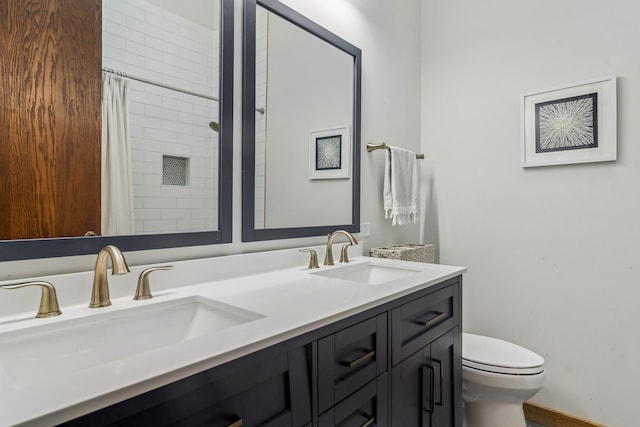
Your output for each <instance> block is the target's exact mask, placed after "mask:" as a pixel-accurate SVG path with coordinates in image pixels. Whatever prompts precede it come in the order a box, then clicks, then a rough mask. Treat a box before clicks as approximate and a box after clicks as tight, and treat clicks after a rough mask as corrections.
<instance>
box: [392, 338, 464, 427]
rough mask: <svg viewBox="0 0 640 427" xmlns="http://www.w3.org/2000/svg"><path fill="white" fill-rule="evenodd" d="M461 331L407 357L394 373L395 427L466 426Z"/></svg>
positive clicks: (393, 407)
mask: <svg viewBox="0 0 640 427" xmlns="http://www.w3.org/2000/svg"><path fill="white" fill-rule="evenodd" d="M456 333H457V328H456V329H452V330H450V331H449V332H447V333H445V334H443V335H441V336H440V337H439V338H437V339H436V340H435V341H433V342H432V343H431V344H429V345H427V346H425V347H423V348H422V349H421V350H419V351H417V352H416V353H414V354H412V355H411V356H409V357H407V358H406V359H405V360H404V361H402V362H401V363H400V364H399V365H397V366H395V367H393V368H392V370H391V419H392V422H391V425H393V426H403V427H431V426H433V427H454V426H456V427H457V426H461V425H462V418H461V415H462V413H461V409H462V408H461V407H460V408H459V409H458V408H457V406H456V405H455V404H454V402H456V395H457V394H458V393H460V390H459V386H458V385H457V382H458V379H459V373H458V372H457V371H459V370H458V369H457V368H456V359H457V356H456V354H455V352H454V349H455V346H454V341H455V339H456Z"/></svg>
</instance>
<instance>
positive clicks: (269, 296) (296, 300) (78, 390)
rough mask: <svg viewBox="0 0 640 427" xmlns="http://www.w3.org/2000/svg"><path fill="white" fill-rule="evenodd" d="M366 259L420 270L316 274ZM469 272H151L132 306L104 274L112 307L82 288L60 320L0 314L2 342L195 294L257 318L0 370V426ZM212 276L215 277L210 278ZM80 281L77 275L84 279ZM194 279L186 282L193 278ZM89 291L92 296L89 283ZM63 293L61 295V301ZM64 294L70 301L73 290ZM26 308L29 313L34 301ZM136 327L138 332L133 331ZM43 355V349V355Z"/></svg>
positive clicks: (123, 394)
mask: <svg viewBox="0 0 640 427" xmlns="http://www.w3.org/2000/svg"><path fill="white" fill-rule="evenodd" d="M249 255H251V257H253V258H251V259H255V257H256V256H257V255H255V254H249ZM239 257H242V255H236V256H233V258H234V260H232V261H233V262H231V263H230V264H233V263H234V262H236V263H239V265H242V258H240V259H239V260H238V258H239ZM220 258H230V259H231V257H219V258H218V259H216V261H215V262H216V263H218V264H217V265H220V263H221V262H224V260H221V259H220ZM247 259H250V257H247ZM212 260H213V259H212ZM303 260H304V259H303ZM372 260H375V263H376V264H379V265H392V266H404V267H406V268H411V269H413V270H417V269H418V270H420V271H419V272H418V273H416V274H412V275H411V276H408V277H406V278H401V279H397V280H393V281H390V282H388V283H385V284H382V285H369V284H364V283H357V282H351V281H346V280H343V279H339V278H332V277H326V276H320V275H315V274H313V273H317V272H318V271H324V270H328V269H334V270H337V269H341V268H345V267H349V266H354V265H357V264H361V263H368V262H371V261H372ZM199 262H200V264H198V265H200V266H202V265H206V261H203V260H199ZM212 263H213V261H212ZM177 264H178V263H177ZM180 264H181V265H180V266H177V268H175V269H174V270H172V272H173V276H165V277H170V278H172V280H175V279H176V278H178V277H185V274H186V275H188V274H187V273H185V272H186V271H188V270H189V261H185V262H182V263H180ZM298 264H304V261H302V262H299V260H298ZM141 268H142V267H140V269H141ZM198 268H200V267H198ZM132 270H133V269H132ZM175 270H177V271H175ZM240 271H242V270H240ZM244 271H247V269H245V270H244ZM465 271H466V269H465V268H463V267H455V266H446V265H438V264H423V263H414V262H403V261H394V260H387V259H380V258H369V257H356V258H353V259H352V262H351V263H349V264H348V265H346V266H344V265H336V266H332V267H324V266H322V267H321V268H320V269H319V270H308V269H306V268H305V267H304V266H300V267H294V268H283V269H279V270H275V271H267V272H263V273H255V274H250V275H244V276H239V277H229V278H226V279H222V280H217V281H213V280H209V281H206V280H205V281H200V282H197V283H191V284H188V285H187V286H179V287H173V288H172V287H170V285H169V284H168V283H169V281H168V279H164V281H163V279H161V278H160V277H161V273H154V274H158V278H157V279H156V278H155V277H154V278H152V280H151V284H152V286H151V288H152V292H153V294H154V298H153V299H151V300H147V301H133V300H132V299H131V295H132V294H131V295H127V296H121V297H115V298H114V297H113V294H114V292H113V288H114V287H115V286H116V285H115V284H114V283H115V276H114V278H113V279H112V277H111V276H110V277H109V280H110V281H111V282H114V283H111V288H112V303H113V304H112V305H111V306H109V307H105V308H100V309H89V308H88V307H87V305H86V302H88V298H85V297H84V293H86V291H85V290H84V289H83V294H82V297H83V298H84V299H86V302H83V303H78V304H76V305H73V306H66V305H65V304H64V301H63V300H61V301H60V306H61V309H62V311H63V314H62V315H60V316H57V317H54V318H48V319H30V318H26V317H25V316H24V314H13V315H11V316H5V317H0V342H1V341H2V335H3V334H6V333H14V332H13V331H16V330H20V329H24V328H32V327H34V326H39V325H43V324H46V325H49V324H54V323H55V322H65V321H68V320H72V319H77V318H85V317H86V318H90V317H91V316H94V315H96V314H100V313H106V312H109V311H113V312H115V311H118V310H123V309H128V308H131V307H141V306H143V305H145V304H156V303H159V302H162V301H169V300H174V299H180V298H184V297H188V296H191V295H199V296H202V297H205V298H210V299H213V300H216V301H219V302H222V303H226V304H230V305H233V306H237V307H240V308H242V309H244V310H249V311H252V312H255V313H258V314H260V315H261V316H263V317H261V318H259V319H256V320H252V321H250V322H247V323H243V324H240V325H236V326H233V327H231V328H229V329H225V330H222V331H218V332H213V333H211V334H210V335H206V336H201V337H198V338H195V339H191V340H188V341H184V342H182V343H179V344H175V345H167V346H165V347H162V348H159V349H156V350H153V351H147V352H143V353H137V354H134V355H133V356H130V357H125V358H120V359H116V360H110V361H108V362H106V363H100V364H97V365H96V366H92V367H90V368H87V369H82V370H78V371H74V372H64V373H61V372H52V373H51V375H43V377H42V380H41V381H38V383H37V384H19V383H18V384H17V383H15V382H14V381H11V379H10V377H11V376H10V375H9V374H10V373H7V372H6V371H5V370H4V369H5V368H4V367H2V366H0V425H3V426H4V425H7V426H10V425H28V426H40V425H42V426H45V425H47V426H48V425H53V424H57V423H61V422H64V421H67V420H70V419H73V418H76V417H78V416H81V415H84V414H86V413H89V412H93V411H95V410H97V409H100V408H103V407H106V406H109V405H111V404H113V403H117V402H119V401H122V400H125V399H128V398H130V397H133V396H135V395H138V394H141V393H144V392H147V391H149V390H152V389H155V388H158V387H160V386H163V385H165V384H168V383H171V382H174V381H176V380H179V379H182V378H185V377H187V376H189V375H192V374H195V373H198V372H201V371H203V370H205V369H208V368H211V367H214V366H218V365H221V364H223V363H225V362H228V361H230V360H233V359H236V358H239V357H241V356H244V355H247V354H249V353H252V352H254V351H257V350H260V349H263V348H266V347H269V346H271V345H273V344H276V343H279V342H282V341H285V340H287V339H289V338H292V337H295V336H298V335H301V334H303V333H305V332H309V331H312V330H314V329H317V328H319V327H322V326H324V325H328V324H330V323H333V322H336V321H338V320H341V319H344V318H346V317H349V316H351V315H354V314H356V313H359V312H362V311H365V310H367V309H369V308H372V307H375V306H377V305H380V304H383V303H385V302H388V301H391V300H394V299H397V298H399V297H402V296H404V295H408V294H410V293H412V292H415V291H417V290H420V289H424V288H427V287H429V286H432V285H434V284H436V283H439V282H442V281H443V280H446V279H449V278H451V277H455V276H457V275H459V274H462V273H464V272H465ZM212 275H213V276H215V271H214V272H213V273H212ZM221 275H222V276H225V274H221ZM196 276H197V274H196ZM226 276H231V275H230V274H226ZM136 277H137V275H136ZM71 279H73V280H75V279H76V278H73V277H72V278H71ZM85 279H86V278H85V277H84V276H83V280H85ZM154 279H156V280H157V283H158V284H157V286H154V285H155V283H154ZM73 280H71V281H73ZM129 280H131V279H129ZM193 280H194V279H193V278H191V281H193ZM51 281H52V282H53V281H54V280H53V279H51ZM196 281H197V280H196ZM184 282H185V283H189V282H190V280H187V279H186V278H185V280H184ZM54 284H55V283H54ZM56 287H57V285H56ZM76 288H77V286H76ZM88 288H89V290H88V292H90V285H89V286H88ZM154 288H155V289H154ZM127 290H128V291H132V289H131V286H127ZM129 293H131V292H129ZM60 294H61V293H60V292H59V297H60V296H61V295H60ZM63 294H64V295H65V296H66V295H68V294H69V292H68V291H67V292H66V293H63ZM68 299H69V300H71V299H72V298H71V297H69V298H68ZM31 303H32V304H31V305H32V306H33V309H34V312H33V314H34V313H35V311H36V310H37V303H35V302H33V301H31ZM133 327H135V325H132V328H133ZM159 333H162V331H159ZM14 334H15V333H14ZM122 342H123V345H126V343H127V337H126V336H123V337H122ZM43 351H45V352H46V349H43Z"/></svg>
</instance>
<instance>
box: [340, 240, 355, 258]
mask: <svg viewBox="0 0 640 427" xmlns="http://www.w3.org/2000/svg"><path fill="white" fill-rule="evenodd" d="M349 246H353V245H352V244H351V243H347V244H346V245H343V246H342V249H341V250H340V262H349V254H348V253H347V249H348V248H349Z"/></svg>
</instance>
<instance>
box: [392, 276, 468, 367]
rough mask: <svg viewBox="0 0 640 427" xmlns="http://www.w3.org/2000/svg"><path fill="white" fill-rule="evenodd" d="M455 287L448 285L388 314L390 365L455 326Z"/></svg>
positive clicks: (456, 291) (457, 296) (456, 293)
mask: <svg viewBox="0 0 640 427" xmlns="http://www.w3.org/2000/svg"><path fill="white" fill-rule="evenodd" d="M458 289H459V287H457V286H448V287H446V288H444V289H441V290H439V291H436V292H433V293H430V294H428V295H425V296H423V297H420V298H417V299H415V300H413V301H410V302H408V303H406V304H403V305H402V306H400V307H397V308H394V309H393V310H392V311H391V364H392V366H395V365H397V364H398V363H400V362H401V361H402V360H404V359H406V358H407V357H408V356H410V355H412V354H413V353H415V352H416V351H418V350H420V349H421V348H422V347H424V346H425V345H427V344H429V343H430V342H431V341H433V340H434V339H435V338H437V337H438V336H440V335H442V334H443V333H444V332H446V331H448V330H449V329H451V328H452V327H454V326H455V324H456V323H457V319H458V318H459V317H460V313H459V303H458V302H459V298H460V297H459V293H458Z"/></svg>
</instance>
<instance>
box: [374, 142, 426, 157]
mask: <svg viewBox="0 0 640 427" xmlns="http://www.w3.org/2000/svg"><path fill="white" fill-rule="evenodd" d="M375 150H390V147H389V146H388V145H387V144H385V143H384V142H382V143H380V144H367V151H368V152H372V151H375ZM416 159H418V160H423V159H424V154H417V153H416Z"/></svg>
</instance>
